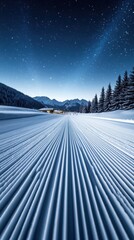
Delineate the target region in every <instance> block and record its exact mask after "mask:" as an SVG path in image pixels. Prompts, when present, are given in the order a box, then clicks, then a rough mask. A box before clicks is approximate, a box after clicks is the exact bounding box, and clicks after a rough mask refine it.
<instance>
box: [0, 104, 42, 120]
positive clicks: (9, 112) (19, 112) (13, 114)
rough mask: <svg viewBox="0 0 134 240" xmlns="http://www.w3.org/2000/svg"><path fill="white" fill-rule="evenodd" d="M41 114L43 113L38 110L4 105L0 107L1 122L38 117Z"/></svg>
mask: <svg viewBox="0 0 134 240" xmlns="http://www.w3.org/2000/svg"><path fill="white" fill-rule="evenodd" d="M40 114H42V113H41V112H39V111H38V110H36V109H29V108H22V107H12V106H2V105H1V106H0V120H3V119H11V118H22V117H28V116H36V115H40Z"/></svg>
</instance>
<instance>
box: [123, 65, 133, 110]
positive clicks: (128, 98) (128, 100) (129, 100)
mask: <svg viewBox="0 0 134 240" xmlns="http://www.w3.org/2000/svg"><path fill="white" fill-rule="evenodd" d="M123 106H124V108H125V109H132V108H134V67H133V70H132V72H131V74H130V76H129V80H128V84H127V88H126V95H125V103H124V105H123Z"/></svg>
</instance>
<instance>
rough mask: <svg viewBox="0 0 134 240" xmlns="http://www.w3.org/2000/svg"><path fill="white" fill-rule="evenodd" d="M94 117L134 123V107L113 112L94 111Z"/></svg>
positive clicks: (92, 115)
mask: <svg viewBox="0 0 134 240" xmlns="http://www.w3.org/2000/svg"><path fill="white" fill-rule="evenodd" d="M90 117H92V118H99V119H105V120H112V121H117V122H128V123H134V109H132V110H117V111H112V112H102V113H92V114H90Z"/></svg>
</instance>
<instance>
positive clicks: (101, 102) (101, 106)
mask: <svg viewBox="0 0 134 240" xmlns="http://www.w3.org/2000/svg"><path fill="white" fill-rule="evenodd" d="M104 101H105V90H104V87H103V88H102V90H101V94H100V99H99V103H98V112H104Z"/></svg>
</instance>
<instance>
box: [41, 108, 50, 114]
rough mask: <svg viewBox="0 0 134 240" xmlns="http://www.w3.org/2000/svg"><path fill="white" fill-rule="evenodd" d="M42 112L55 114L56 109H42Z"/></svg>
mask: <svg viewBox="0 0 134 240" xmlns="http://www.w3.org/2000/svg"><path fill="white" fill-rule="evenodd" d="M39 110H40V111H41V112H46V113H53V112H54V108H41V109H39Z"/></svg>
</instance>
